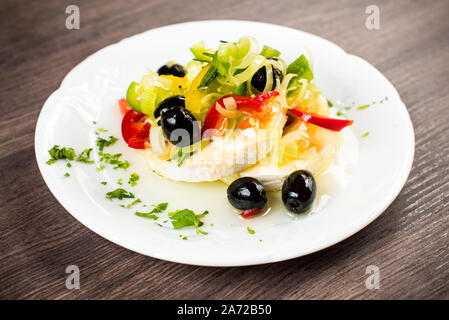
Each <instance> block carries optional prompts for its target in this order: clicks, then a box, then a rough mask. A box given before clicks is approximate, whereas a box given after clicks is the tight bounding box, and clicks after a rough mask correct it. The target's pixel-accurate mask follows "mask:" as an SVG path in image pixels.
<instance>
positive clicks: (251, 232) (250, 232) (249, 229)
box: [246, 227, 256, 234]
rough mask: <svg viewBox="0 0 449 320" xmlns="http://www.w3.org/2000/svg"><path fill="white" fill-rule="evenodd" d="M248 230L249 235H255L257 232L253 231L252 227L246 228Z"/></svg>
mask: <svg viewBox="0 0 449 320" xmlns="http://www.w3.org/2000/svg"><path fill="white" fill-rule="evenodd" d="M246 230H248V233H249V234H255V233H256V231H254V230H253V229H251V228H250V227H246Z"/></svg>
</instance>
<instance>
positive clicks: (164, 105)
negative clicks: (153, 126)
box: [154, 95, 186, 119]
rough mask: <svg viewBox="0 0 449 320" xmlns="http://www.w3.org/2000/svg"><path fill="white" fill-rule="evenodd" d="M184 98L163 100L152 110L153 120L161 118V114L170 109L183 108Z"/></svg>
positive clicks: (184, 105)
mask: <svg viewBox="0 0 449 320" xmlns="http://www.w3.org/2000/svg"><path fill="white" fill-rule="evenodd" d="M185 100H186V98H185V97H184V96H181V95H179V96H172V97H170V98H167V99H165V100H163V101H162V102H161V103H159V105H158V106H157V108H156V110H154V118H155V119H157V118H159V117H160V116H161V112H162V111H164V110H167V109H170V108H185V107H186V101H185Z"/></svg>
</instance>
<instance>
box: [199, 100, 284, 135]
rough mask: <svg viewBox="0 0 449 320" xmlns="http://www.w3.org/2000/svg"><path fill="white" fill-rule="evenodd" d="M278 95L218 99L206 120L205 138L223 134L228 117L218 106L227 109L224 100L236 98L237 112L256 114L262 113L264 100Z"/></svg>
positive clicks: (204, 127)
mask: <svg viewBox="0 0 449 320" xmlns="http://www.w3.org/2000/svg"><path fill="white" fill-rule="evenodd" d="M277 95H279V92H277V91H270V92H264V93H261V94H259V95H257V96H255V97H254V98H249V97H245V96H239V95H227V96H224V97H222V98H220V99H218V100H217V101H216V102H214V104H213V105H212V107H211V108H210V110H209V112H208V113H207V115H206V118H205V119H204V123H203V127H202V134H203V137H204V138H208V137H211V136H219V135H221V134H222V132H223V130H224V128H225V125H226V117H225V116H223V114H221V113H220V112H219V111H218V110H217V108H216V104H217V103H219V104H220V106H221V107H222V108H225V105H224V103H223V100H224V99H226V98H229V97H232V98H234V100H235V104H236V105H237V110H240V111H244V112H247V113H250V114H254V113H257V112H260V111H262V107H261V104H262V102H263V101H264V100H266V99H269V98H271V97H274V96H277Z"/></svg>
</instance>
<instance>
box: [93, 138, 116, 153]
mask: <svg viewBox="0 0 449 320" xmlns="http://www.w3.org/2000/svg"><path fill="white" fill-rule="evenodd" d="M117 141H118V139H117V138H116V137H113V136H109V140H106V139H103V138H98V139H97V146H98V149H99V150H100V151H103V149H104V148H105V147H109V146H112V145H113V144H114V143H115V142H117Z"/></svg>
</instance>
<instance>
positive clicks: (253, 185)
mask: <svg viewBox="0 0 449 320" xmlns="http://www.w3.org/2000/svg"><path fill="white" fill-rule="evenodd" d="M227 193H228V200H229V202H230V203H231V204H232V206H233V207H235V208H237V209H240V210H248V209H256V208H257V209H262V208H263V207H265V205H266V204H267V195H266V193H265V188H264V187H263V185H262V184H261V183H260V182H259V181H258V180H257V179H254V178H251V177H243V178H239V179H237V180H235V181H234V182H233V183H231V184H230V185H229V187H228V191H227Z"/></svg>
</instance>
